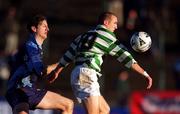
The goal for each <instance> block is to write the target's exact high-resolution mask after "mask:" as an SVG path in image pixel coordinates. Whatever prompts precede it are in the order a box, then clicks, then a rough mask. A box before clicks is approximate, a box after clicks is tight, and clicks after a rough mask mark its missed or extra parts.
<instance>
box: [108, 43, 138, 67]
mask: <svg viewBox="0 0 180 114" xmlns="http://www.w3.org/2000/svg"><path fill="white" fill-rule="evenodd" d="M108 53H109V54H110V55H111V56H115V57H117V60H118V61H119V62H121V63H122V64H123V65H125V66H126V67H127V68H131V66H132V64H134V63H137V62H136V60H135V59H134V58H133V56H132V55H131V54H130V53H129V52H128V51H127V49H126V48H125V47H124V46H123V45H122V44H120V43H119V42H118V41H116V42H114V43H112V44H111V45H110V46H109V48H108Z"/></svg>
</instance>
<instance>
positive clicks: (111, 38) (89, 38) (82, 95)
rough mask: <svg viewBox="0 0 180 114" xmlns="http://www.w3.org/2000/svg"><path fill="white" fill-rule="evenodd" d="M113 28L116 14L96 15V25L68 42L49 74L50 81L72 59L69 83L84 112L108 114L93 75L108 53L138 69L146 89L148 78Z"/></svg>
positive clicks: (150, 80) (149, 79)
mask: <svg viewBox="0 0 180 114" xmlns="http://www.w3.org/2000/svg"><path fill="white" fill-rule="evenodd" d="M115 29H117V17H116V15H115V14H113V13H111V12H105V13H103V14H101V15H100V17H99V22H98V25H97V27H96V28H95V29H94V30H90V31H88V32H86V33H84V34H82V35H80V36H78V37H77V38H76V39H75V40H74V41H73V42H72V43H71V45H70V47H69V49H68V50H67V51H66V52H65V54H64V55H63V57H62V58H61V59H60V61H59V65H58V66H57V67H56V69H55V70H54V71H53V72H52V73H51V75H50V78H51V81H50V82H53V81H54V80H55V79H56V78H57V77H58V74H59V73H60V72H61V71H62V69H63V68H64V67H66V66H67V65H68V64H69V63H70V62H72V61H75V68H74V69H73V71H72V74H71V85H72V89H73V91H74V94H75V96H76V98H77V99H78V101H79V102H81V101H82V102H83V104H84V106H85V108H86V111H87V112H88V114H109V112H110V108H109V105H108V104H107V102H106V101H105V99H104V97H103V96H102V95H101V94H100V91H99V83H98V78H97V76H98V75H99V76H101V74H100V71H101V65H102V63H103V59H102V56H103V55H107V54H109V55H112V56H115V57H117V60H118V61H120V62H121V63H123V64H124V65H125V66H126V67H127V68H131V69H133V70H134V71H136V72H138V73H139V74H141V75H142V76H144V77H146V79H147V80H148V87H147V89H149V88H150V87H151V85H152V79H151V77H150V76H149V75H148V73H147V72H146V71H145V70H143V68H141V67H140V66H139V65H138V64H137V62H136V61H135V60H134V58H133V57H132V55H131V54H130V53H129V52H128V51H126V50H125V49H124V48H123V45H121V44H119V43H118V41H117V39H116V36H115V34H114V33H113V32H114V30H115Z"/></svg>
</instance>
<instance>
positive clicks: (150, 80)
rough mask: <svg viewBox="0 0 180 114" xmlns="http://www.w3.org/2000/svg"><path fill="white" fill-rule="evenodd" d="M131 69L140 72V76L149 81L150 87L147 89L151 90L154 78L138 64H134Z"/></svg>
mask: <svg viewBox="0 0 180 114" xmlns="http://www.w3.org/2000/svg"><path fill="white" fill-rule="evenodd" d="M131 68H132V69H133V70H134V71H136V72H138V73H139V74H141V75H142V76H144V77H145V78H146V79H147V80H148V86H147V89H150V88H151V86H152V78H151V77H150V76H149V74H148V73H147V72H146V71H145V70H144V69H143V68H141V67H140V66H139V65H138V64H137V63H135V64H132V66H131Z"/></svg>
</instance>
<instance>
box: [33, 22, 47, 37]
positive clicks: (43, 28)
mask: <svg viewBox="0 0 180 114" xmlns="http://www.w3.org/2000/svg"><path fill="white" fill-rule="evenodd" d="M48 31H49V27H48V24H47V21H46V20H43V21H41V22H40V23H39V24H38V26H37V30H36V35H37V36H39V37H40V38H42V39H46V38H47V35H48Z"/></svg>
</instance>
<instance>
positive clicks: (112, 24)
mask: <svg viewBox="0 0 180 114" xmlns="http://www.w3.org/2000/svg"><path fill="white" fill-rule="evenodd" d="M117 23H118V20H117V17H116V16H114V15H112V16H111V17H110V19H109V20H108V22H107V25H106V27H107V29H108V30H110V31H111V32H114V31H115V30H116V29H117Z"/></svg>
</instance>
